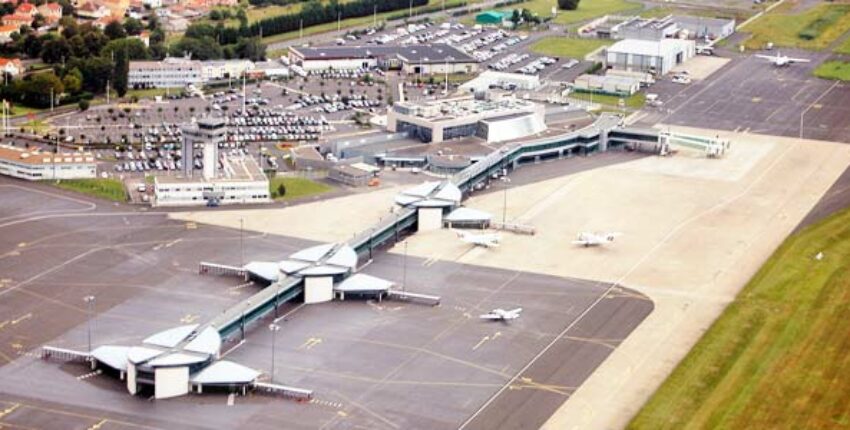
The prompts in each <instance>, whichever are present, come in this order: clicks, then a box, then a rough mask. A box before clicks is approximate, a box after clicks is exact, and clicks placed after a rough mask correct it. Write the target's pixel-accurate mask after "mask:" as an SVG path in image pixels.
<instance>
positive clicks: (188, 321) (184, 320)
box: [180, 314, 199, 324]
mask: <svg viewBox="0 0 850 430" xmlns="http://www.w3.org/2000/svg"><path fill="white" fill-rule="evenodd" d="M198 317H199V315H195V314H186V315H183V318H180V322H181V323H183V324H191V323H193V322H195V320H197V319H198Z"/></svg>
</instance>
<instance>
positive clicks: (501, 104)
mask: <svg viewBox="0 0 850 430" xmlns="http://www.w3.org/2000/svg"><path fill="white" fill-rule="evenodd" d="M534 107H535V104H534V103H532V102H530V101H526V100H522V99H517V98H513V97H503V98H499V99H495V100H477V99H475V98H473V97H472V96H465V97H459V98H453V99H442V100H430V101H425V102H396V103H395V104H394V105H393V107H392V108H393V110H394V111H395V112H396V113H399V114H402V115H410V116H415V117H419V118H425V119H428V120H431V121H447V120H452V119H456V118H462V117H466V116H470V115H477V114H486V115H487V117H505V116H509V115H514V114H520V113H524V112H530V111H532V110H533V109H534Z"/></svg>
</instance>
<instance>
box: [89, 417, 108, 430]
mask: <svg viewBox="0 0 850 430" xmlns="http://www.w3.org/2000/svg"><path fill="white" fill-rule="evenodd" d="M104 424H106V420H105V419H103V420H100V421H98V422H97V424H95V425H93V426H91V427H89V429H88V430H97V429H99V428H101V427H102V426H103V425H104Z"/></svg>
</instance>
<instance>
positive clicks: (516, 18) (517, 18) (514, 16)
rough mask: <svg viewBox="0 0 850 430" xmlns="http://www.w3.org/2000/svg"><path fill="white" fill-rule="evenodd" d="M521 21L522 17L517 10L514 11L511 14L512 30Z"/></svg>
mask: <svg viewBox="0 0 850 430" xmlns="http://www.w3.org/2000/svg"><path fill="white" fill-rule="evenodd" d="M521 19H522V15H521V14H520V12H519V9H514V11H513V13H511V23H513V25H514V28H516V27H518V26H519V22H520V20H521Z"/></svg>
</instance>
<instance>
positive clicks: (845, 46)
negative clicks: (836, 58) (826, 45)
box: [833, 37, 850, 55]
mask: <svg viewBox="0 0 850 430" xmlns="http://www.w3.org/2000/svg"><path fill="white" fill-rule="evenodd" d="M833 52H837V53H839V54H847V55H850V37H848V38H847V39H844V41H843V42H841V43H839V44H838V46H836V47H835V49H834V50H833Z"/></svg>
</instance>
